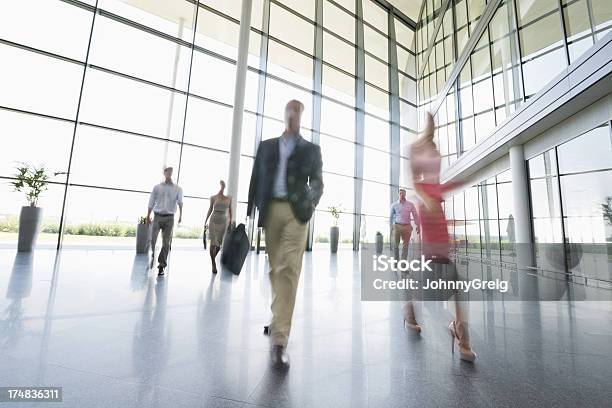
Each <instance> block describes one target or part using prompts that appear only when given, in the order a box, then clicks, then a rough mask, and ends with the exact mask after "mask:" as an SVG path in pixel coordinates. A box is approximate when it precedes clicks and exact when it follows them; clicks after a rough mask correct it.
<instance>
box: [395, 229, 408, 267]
mask: <svg viewBox="0 0 612 408" xmlns="http://www.w3.org/2000/svg"><path fill="white" fill-rule="evenodd" d="M393 232H394V234H393V238H394V240H395V259H400V257H399V242H400V238H401V239H402V258H401V259H408V243H409V242H410V236H411V235H412V225H410V224H394V225H393Z"/></svg>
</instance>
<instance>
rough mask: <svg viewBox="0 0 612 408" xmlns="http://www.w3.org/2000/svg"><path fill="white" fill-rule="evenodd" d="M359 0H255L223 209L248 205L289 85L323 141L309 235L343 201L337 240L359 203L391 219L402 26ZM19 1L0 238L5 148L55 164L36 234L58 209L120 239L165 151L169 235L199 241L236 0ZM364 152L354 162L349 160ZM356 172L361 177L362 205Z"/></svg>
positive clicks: (76, 224)
mask: <svg viewBox="0 0 612 408" xmlns="http://www.w3.org/2000/svg"><path fill="white" fill-rule="evenodd" d="M360 2H361V3H362V4H361V5H362V7H360V8H358V7H356V6H357V3H356V2H355V1H342V0H335V1H334V0H324V1H323V2H322V7H321V10H315V4H316V2H313V1H305V0H292V1H277V0H253V10H252V19H251V22H250V23H251V24H250V25H251V32H250V44H249V57H248V72H247V81H246V99H245V112H244V123H243V136H242V146H241V154H242V156H241V165H240V180H239V187H238V197H236V200H237V202H238V214H236V215H235V219H237V220H243V219H244V217H245V209H246V200H247V190H248V180H249V177H250V172H251V167H252V163H253V155H254V151H255V147H256V145H257V143H258V142H259V141H261V140H265V139H268V138H271V137H275V136H278V135H279V134H280V133H281V132H282V130H283V128H284V125H283V111H284V105H285V104H286V102H287V101H288V100H290V99H299V100H300V101H302V102H303V103H304V105H305V112H304V116H303V121H302V126H303V128H302V136H303V137H304V138H306V139H307V140H312V141H313V142H315V143H318V144H320V145H321V147H322V153H323V161H324V176H323V177H324V182H325V194H324V196H323V198H322V201H321V203H320V205H319V207H318V210H317V213H316V215H315V223H314V228H315V230H314V236H315V238H316V239H319V240H321V241H325V240H326V238H327V236H328V234H329V226H330V225H332V224H333V219H332V217H331V215H330V213H329V207H330V206H336V207H340V208H341V209H342V211H343V215H342V216H341V218H340V224H341V234H340V235H341V239H342V240H343V241H344V242H350V241H351V240H352V237H353V218H354V216H353V215H354V214H355V213H357V214H363V215H364V217H366V218H369V219H371V221H370V222H368V225H371V226H374V225H376V223H377V222H380V223H383V224H388V219H387V217H388V205H389V200H388V197H389V192H390V191H391V190H394V189H396V188H397V185H396V184H397V182H393V180H394V177H397V175H394V174H395V173H392V171H391V167H390V166H391V164H390V163H391V157H392V156H395V157H397V160H400V156H402V158H401V161H402V167H406V168H407V167H408V163H407V157H406V154H405V153H403V151H397V147H393V146H397V145H396V144H394V143H392V137H395V138H396V139H398V138H400V137H401V140H402V143H404V144H407V143H409V142H410V140H411V138H412V137H413V135H414V134H415V133H416V128H417V123H416V122H417V115H416V111H417V110H416V109H417V97H416V88H417V86H416V60H415V58H416V57H415V53H414V31H413V28H411V27H410V26H408V25H407V23H406V22H405V20H404V19H403V16H401V15H400V14H399V13H398V12H397V11H393V12H392V11H390V10H388V9H385V8H384V7H383V6H381V4H380V3H378V2H377V1H373V0H360ZM22 3H23V2H3V3H2V4H1V5H0V56H1V57H2V61H5V63H4V64H3V66H2V75H0V88H1V89H2V90H3V91H2V93H1V95H0V123H2V125H1V126H2V130H3V131H4V133H5V134H7V135H8V136H9V137H10V139H11V142H10V143H9V144H8V146H6V148H5V149H3V150H2V151H1V152H0V159H1V160H0V163H2V164H1V165H0V166H1V167H0V178H2V179H3V182H2V187H1V188H0V197H1V198H0V202H1V203H2V204H0V223H1V224H0V231H2V232H0V234H1V240H2V241H6V242H13V243H14V241H15V238H16V219H17V215H18V212H19V207H20V206H21V205H22V204H23V202H24V199H23V197H21V196H20V195H19V194H18V193H13V192H12V191H11V189H10V186H9V184H8V183H9V182H10V180H11V179H12V177H13V175H14V166H15V165H16V162H28V163H32V164H36V165H45V166H46V167H47V168H48V169H49V171H51V172H53V173H54V174H55V175H54V176H53V177H52V183H51V186H50V188H49V190H48V191H46V192H45V193H44V194H43V196H42V199H41V201H40V205H41V206H42V207H44V211H45V212H44V213H45V220H44V227H43V231H44V233H43V235H42V237H41V243H42V244H48V245H50V246H51V245H55V244H56V242H57V238H58V237H57V232H58V227H59V223H60V220H61V219H62V214H63V220H64V226H65V229H64V231H65V233H66V234H65V236H64V242H65V243H66V244H68V243H70V244H75V245H76V244H78V245H82V244H103V243H108V242H112V243H113V245H114V244H125V245H132V244H133V242H132V241H133V239H132V236H133V234H134V229H135V224H136V222H137V220H138V217H140V216H143V215H144V214H145V212H146V205H147V195H148V193H149V191H150V190H151V188H152V186H153V185H154V184H156V183H157V182H159V181H161V178H162V168H163V166H165V165H172V166H174V168H175V179H176V180H177V181H178V183H179V184H180V185H181V186H182V187H183V190H184V194H185V197H186V198H185V215H184V217H183V223H182V225H181V226H180V227H179V228H177V230H176V234H175V239H176V240H175V245H176V244H178V245H200V241H199V239H197V238H198V237H200V236H201V235H200V234H201V229H202V224H203V218H204V216H205V213H206V210H207V209H208V206H209V200H208V198H209V196H210V195H212V194H215V193H216V192H217V191H218V188H219V180H220V179H225V178H226V177H227V172H228V165H229V149H230V133H231V123H232V113H233V104H234V101H233V98H234V83H235V75H236V58H237V54H238V35H239V24H240V21H239V19H240V14H241V1H231V2H228V1H219V0H201V1H198V2H193V1H188V0H185V1H182V0H175V1H172V2H170V3H168V4H165V3H164V5H163V6H162V5H161V3H159V2H147V4H144V3H143V2H138V1H132V0H100V1H98V2H97V8H96V6H94V3H92V2H86V1H70V2H67V1H60V0H49V1H45V2H39V3H37V4H36V6H35V7H32V5H29V4H28V5H26V4H22ZM358 10H362V11H363V15H358ZM390 13H391V15H390ZM58 23H61V24H62V30H57V29H56V26H57V24H58ZM33 25H34V26H36V27H37V29H36V30H32V29H31V27H32V26H33ZM319 26H321V27H322V30H321V31H320V33H321V35H322V38H321V41H320V42H318V41H316V40H317V36H318V35H319V34H318V33H319V31H318V30H317V27H319ZM359 27H360V28H362V29H363V46H361V45H358V43H359V44H361V43H360V42H358V41H357V38H356V32H357V28H359ZM317 44H320V46H317ZM358 60H362V61H363V64H364V72H365V76H364V78H362V79H363V80H364V84H365V93H364V96H363V97H364V101H363V102H364V104H363V106H364V109H363V111H362V114H365V119H364V121H358V120H357V115H356V112H357V106H358V99H357V98H358V97H359V96H358V95H357V94H356V84H357V83H358V82H359V80H360V78H358V75H360V74H358V72H357V65H356V64H357V63H356V61H358ZM392 62H393V63H392ZM319 70H320V71H319ZM315 72H321V75H320V76H318V75H315ZM319 106H320V109H316V111H315V107H319ZM395 106H398V107H399V114H398V115H392V113H391V111H392V109H393V108H394V107H395ZM319 112H320V113H319ZM319 115H320V116H319ZM357 123H363V129H362V131H363V133H364V139H363V142H362V141H358V140H357V138H356V134H357V132H358V129H357ZM395 127H398V128H399V129H400V132H399V133H400V136H392V133H393V132H392V128H395ZM394 134H395V133H394ZM33 146H36V148H35V149H34V148H33ZM361 150H362V151H363V157H364V159H365V163H363V162H360V161H356V160H355V157H357V155H358V152H360V151H361ZM339 157H341V158H342V160H338V158H339ZM359 157H360V156H359ZM360 167H363V168H360ZM68 172H69V173H70V175H69V176H68V175H67V173H68ZM394 172H397V169H396V170H394ZM404 178H405V177H402V180H403V179H404ZM355 185H362V186H363V193H362V194H363V202H362V207H361V208H359V209H356V208H355V199H354V196H355ZM383 191H384V193H383ZM381 197H384V198H383V199H382V200H381ZM64 199H65V203H66V205H65V211H62V208H63V203H64ZM362 227H363V225H362ZM373 228H374V227H373ZM109 231H111V232H109ZM85 235H86V236H85ZM100 235H113V236H114V237H113V238H112V240H109V238H108V237H104V238H101V237H100ZM367 235H371V234H370V233H369V232H368V234H367ZM183 238H184V239H183Z"/></svg>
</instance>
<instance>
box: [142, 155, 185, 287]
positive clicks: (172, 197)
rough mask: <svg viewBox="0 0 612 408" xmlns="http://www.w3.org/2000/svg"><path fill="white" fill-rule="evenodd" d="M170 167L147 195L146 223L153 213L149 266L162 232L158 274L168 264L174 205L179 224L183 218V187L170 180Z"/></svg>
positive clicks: (160, 273) (149, 221) (162, 272)
mask: <svg viewBox="0 0 612 408" xmlns="http://www.w3.org/2000/svg"><path fill="white" fill-rule="evenodd" d="M173 170H174V169H173V168H172V167H166V168H165V169H164V177H165V180H164V181H163V182H162V183H160V184H158V185H156V186H155V187H153V191H151V196H150V197H149V208H148V211H147V224H151V212H153V213H154V214H155V218H154V219H153V231H152V233H151V267H153V262H154V260H155V244H156V243H157V236H158V235H159V231H160V230H161V232H162V249H161V251H160V252H159V257H158V258H157V262H158V266H157V269H158V276H162V275H163V274H164V269H166V266H167V265H168V254H169V253H170V244H171V243H172V230H173V229H174V213H176V206H177V205H178V207H179V211H180V212H179V219H178V222H179V224H180V223H181V221H182V219H183V189H182V188H180V187H179V186H178V185H176V184H174V182H173V181H172V172H173Z"/></svg>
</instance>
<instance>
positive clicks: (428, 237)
mask: <svg viewBox="0 0 612 408" xmlns="http://www.w3.org/2000/svg"><path fill="white" fill-rule="evenodd" d="M425 120H426V125H425V130H424V131H423V134H422V135H421V136H420V137H419V138H418V139H417V140H416V141H415V142H414V143H413V144H412V146H411V147H410V166H411V169H412V179H413V183H414V190H415V192H416V193H417V195H418V196H419V198H420V199H421V201H420V202H419V205H418V211H419V219H420V222H421V248H422V252H423V255H424V256H425V257H426V258H427V259H431V260H432V262H431V264H432V265H433V266H434V268H433V269H434V273H435V274H437V275H440V276H441V275H444V276H446V277H447V278H448V277H451V279H456V278H457V276H456V269H455V267H454V264H453V263H452V262H451V261H450V256H449V249H450V240H449V236H448V224H447V221H446V217H445V215H444V210H443V208H442V201H443V197H442V196H443V193H444V191H445V190H447V189H448V188H449V185H444V186H443V185H441V184H440V162H441V156H440V152H439V151H438V149H437V148H436V144H435V143H434V141H433V138H434V126H435V125H434V120H433V116H432V115H431V114H430V113H427V115H426V118H425ZM454 298H455V310H456V312H455V313H456V318H455V320H453V321H452V322H451V323H450V325H449V332H450V334H451V336H452V350H453V351H454V344H455V342H457V343H458V345H459V354H460V357H461V359H462V360H466V361H474V359H475V358H476V354H475V353H474V352H473V351H472V349H471V347H470V340H469V332H468V325H467V314H466V313H465V311H464V310H463V307H462V305H461V303H460V301H459V300H458V299H457V295H456V294H455V295H454ZM404 324H405V325H406V326H407V327H408V328H410V329H412V330H414V331H415V332H417V333H420V332H421V327H420V326H419V324H418V323H417V321H416V317H415V314H414V306H413V304H412V302H408V303H406V305H404Z"/></svg>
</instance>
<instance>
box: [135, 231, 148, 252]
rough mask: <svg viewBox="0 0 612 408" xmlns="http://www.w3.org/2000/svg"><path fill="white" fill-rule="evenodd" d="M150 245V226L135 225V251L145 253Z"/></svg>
mask: <svg viewBox="0 0 612 408" xmlns="http://www.w3.org/2000/svg"><path fill="white" fill-rule="evenodd" d="M150 246H151V228H150V226H149V224H138V226H136V253H137V254H145V253H147V252H148V251H149V247H150Z"/></svg>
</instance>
